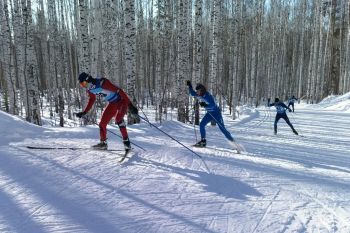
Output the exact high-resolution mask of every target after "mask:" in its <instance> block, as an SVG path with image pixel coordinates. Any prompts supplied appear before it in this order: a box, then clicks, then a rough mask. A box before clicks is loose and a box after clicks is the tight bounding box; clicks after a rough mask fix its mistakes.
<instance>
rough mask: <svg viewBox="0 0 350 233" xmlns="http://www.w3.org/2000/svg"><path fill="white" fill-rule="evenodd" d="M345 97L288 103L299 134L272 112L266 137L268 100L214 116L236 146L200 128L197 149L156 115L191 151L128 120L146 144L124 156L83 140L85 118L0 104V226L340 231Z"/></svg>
mask: <svg viewBox="0 0 350 233" xmlns="http://www.w3.org/2000/svg"><path fill="white" fill-rule="evenodd" d="M349 96H350V94H349V93H348V94H347V95H344V96H337V97H329V98H327V99H325V100H324V101H322V102H321V103H320V104H317V105H307V104H296V106H295V109H296V110H295V113H289V114H288V115H289V117H290V120H291V122H292V123H293V124H294V126H295V128H296V129H297V130H298V132H299V133H300V134H301V135H302V136H296V135H294V134H293V133H292V131H291V130H290V129H289V127H288V126H287V124H286V123H285V122H284V121H283V120H281V121H280V122H279V124H278V134H277V135H273V120H274V116H275V109H273V108H270V109H269V108H267V107H259V108H257V109H250V110H249V109H247V108H244V109H241V112H242V113H243V114H242V115H241V116H240V119H238V120H235V121H233V120H232V119H230V117H229V116H228V115H227V114H225V115H224V117H225V124H226V127H227V128H228V129H229V131H230V132H232V133H233V135H234V137H235V138H236V139H237V141H238V142H239V143H240V144H241V145H242V146H244V147H245V148H246V152H244V153H242V154H236V153H234V150H232V149H230V148H229V144H228V143H227V141H226V140H224V139H223V135H222V134H221V132H220V131H219V130H218V129H217V127H212V126H207V142H208V148H204V149H199V148H193V147H191V146H190V145H191V144H193V143H195V141H196V139H195V133H194V127H193V125H189V124H182V123H179V122H177V121H175V120H167V121H165V122H164V123H163V124H162V125H159V124H156V125H157V126H159V128H160V129H162V130H163V131H165V132H166V133H168V134H170V135H172V136H173V137H174V138H176V139H177V140H179V141H180V142H181V143H183V144H184V145H186V146H188V147H189V148H190V149H192V150H194V152H195V153H197V155H199V156H200V157H201V158H200V157H199V156H197V155H196V154H194V153H192V152H191V151H189V150H188V149H186V148H184V147H183V146H181V145H179V144H178V143H176V142H175V141H173V140H171V139H170V138H169V137H167V136H166V135H164V134H163V133H162V132H160V131H158V130H157V129H156V128H154V127H150V126H149V124H147V123H145V122H143V123H141V124H139V125H133V126H128V131H129V134H130V138H131V140H132V142H134V143H136V144H137V145H139V146H141V147H142V148H144V149H146V151H143V150H141V149H139V148H137V147H135V149H134V151H135V155H134V156H133V157H132V158H131V159H130V160H129V161H128V162H126V163H125V164H118V163H117V160H118V158H119V156H118V153H119V152H118V151H114V152H98V151H93V150H90V149H88V148H89V147H90V145H92V144H94V143H97V142H98V140H97V139H98V127H97V126H88V127H70V128H58V127H51V126H44V127H38V126H35V125H31V124H29V123H27V122H24V121H23V120H21V119H19V118H17V117H15V116H11V115H8V114H6V113H4V112H0V137H1V141H0V232H31V233H32V232H33V233H38V232H74V233H79V232H84V233H85V232H99V233H100V232H113V233H115V232H122V233H125V232H152V233H154V232H159V233H168V232H182V233H183V232H191V233H192V232H208V233H214V232H215V233H219V232H220V233H221V232H234V233H236V232H242V233H246V232H250V233H257V232H264V233H274V232H322V233H323V232H340V233H349V232H350V195H349V191H350V126H349V123H350V111H349V109H350V108H349V106H350V103H349ZM108 129H109V130H111V131H112V132H115V133H117V134H118V133H119V132H118V131H119V130H118V128H117V127H116V126H115V125H110V126H108ZM196 131H197V132H196V133H197V136H198V135H199V132H198V128H196ZM108 135H109V146H110V148H113V149H122V143H121V140H120V138H118V137H116V136H115V135H113V134H110V133H109V134H108ZM26 145H31V146H33V145H42V146H57V147H63V146H67V147H82V148H83V149H80V150H68V149H67V150H65V149H63V150H62V149H61V150H30V149H27V148H26V147H25V146H26ZM84 148H85V149H84Z"/></svg>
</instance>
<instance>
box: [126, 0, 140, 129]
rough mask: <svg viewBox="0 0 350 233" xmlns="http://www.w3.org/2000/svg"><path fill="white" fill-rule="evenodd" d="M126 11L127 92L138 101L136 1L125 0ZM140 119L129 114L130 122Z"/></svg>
mask: <svg viewBox="0 0 350 233" xmlns="http://www.w3.org/2000/svg"><path fill="white" fill-rule="evenodd" d="M124 7H125V8H124V12H125V37H124V43H125V67H126V80H127V92H128V95H129V96H130V97H131V101H132V102H136V99H135V87H136V75H135V69H136V58H135V50H136V20H135V1H134V0H125V1H124ZM138 122H140V119H139V118H137V119H135V118H132V116H131V115H130V114H128V123H129V124H133V123H138Z"/></svg>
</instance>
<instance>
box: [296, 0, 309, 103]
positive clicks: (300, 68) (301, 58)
mask: <svg viewBox="0 0 350 233" xmlns="http://www.w3.org/2000/svg"><path fill="white" fill-rule="evenodd" d="M306 11H307V0H303V3H302V7H301V18H302V19H301V25H300V31H301V36H300V42H299V59H298V92H297V96H298V97H299V98H298V99H300V98H301V97H302V87H303V79H304V37H305V30H304V28H305V26H306V25H305V21H306Z"/></svg>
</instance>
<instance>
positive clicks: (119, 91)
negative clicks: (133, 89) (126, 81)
mask: <svg viewBox="0 0 350 233" xmlns="http://www.w3.org/2000/svg"><path fill="white" fill-rule="evenodd" d="M101 86H102V88H103V89H105V90H108V91H112V92H115V93H117V94H118V95H120V97H121V98H122V99H124V100H129V97H128V95H127V94H126V93H125V92H124V90H123V89H121V88H120V87H118V86H116V85H114V84H113V83H112V82H111V81H109V80H108V79H105V78H104V79H103V83H102V85H101Z"/></svg>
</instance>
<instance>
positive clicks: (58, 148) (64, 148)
mask: <svg viewBox="0 0 350 233" xmlns="http://www.w3.org/2000/svg"><path fill="white" fill-rule="evenodd" d="M25 147H26V148H27V149H32V150H95V151H98V149H93V148H89V147H47V146H25ZM101 151H123V150H122V149H107V150H101Z"/></svg>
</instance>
